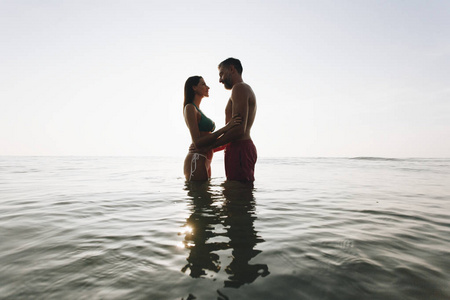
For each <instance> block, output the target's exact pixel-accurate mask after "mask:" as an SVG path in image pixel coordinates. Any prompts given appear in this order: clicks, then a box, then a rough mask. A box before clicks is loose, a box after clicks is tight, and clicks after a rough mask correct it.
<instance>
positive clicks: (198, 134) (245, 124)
mask: <svg viewBox="0 0 450 300" xmlns="http://www.w3.org/2000/svg"><path fill="white" fill-rule="evenodd" d="M242 70H243V69H242V65H241V62H240V61H239V60H238V59H235V58H228V59H226V60H224V61H223V62H221V63H220V64H219V81H220V82H221V83H222V84H223V85H224V86H225V88H226V89H227V90H231V97H230V99H229V100H228V104H227V106H226V108H225V123H226V125H225V126H224V127H222V128H220V129H218V130H216V131H214V130H215V123H214V122H213V121H212V120H211V119H209V118H208V117H206V116H205V114H203V112H202V111H201V110H200V104H201V102H202V99H203V98H204V97H208V96H209V87H208V86H207V85H206V83H205V80H204V79H203V78H202V77H200V76H192V77H189V78H188V79H187V80H186V83H185V86H184V111H183V112H184V119H185V121H186V125H187V126H188V128H189V132H190V134H191V138H192V145H191V147H190V148H189V153H188V155H187V156H186V159H185V161H184V175H185V176H186V180H188V181H205V180H208V179H209V178H210V177H211V160H212V157H213V153H214V152H215V151H218V150H222V149H225V173H226V177H227V180H233V181H241V182H253V181H254V180H255V177H254V171H255V163H256V159H257V153H256V148H255V145H254V144H253V141H252V139H251V137H250V130H251V128H252V125H253V121H254V120H255V115H256V97H255V94H254V93H253V90H252V88H251V87H250V86H249V85H248V84H246V83H245V82H244V81H243V80H242Z"/></svg>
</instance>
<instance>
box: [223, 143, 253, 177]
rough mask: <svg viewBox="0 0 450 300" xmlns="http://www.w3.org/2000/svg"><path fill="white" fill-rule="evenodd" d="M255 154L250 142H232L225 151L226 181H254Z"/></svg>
mask: <svg viewBox="0 0 450 300" xmlns="http://www.w3.org/2000/svg"><path fill="white" fill-rule="evenodd" d="M256 159H257V154H256V147H255V145H254V144H253V141H252V140H240V141H234V142H231V143H229V144H228V145H227V148H226V149H225V174H226V175H227V180H238V181H255V175H254V174H255V164H256Z"/></svg>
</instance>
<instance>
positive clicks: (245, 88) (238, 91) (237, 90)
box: [231, 82, 253, 95]
mask: <svg viewBox="0 0 450 300" xmlns="http://www.w3.org/2000/svg"><path fill="white" fill-rule="evenodd" d="M252 92H253V90H252V88H251V87H250V86H249V85H248V84H247V83H245V82H239V83H236V84H235V85H234V86H233V90H232V91H231V94H232V95H233V94H234V95H242V94H249V93H252Z"/></svg>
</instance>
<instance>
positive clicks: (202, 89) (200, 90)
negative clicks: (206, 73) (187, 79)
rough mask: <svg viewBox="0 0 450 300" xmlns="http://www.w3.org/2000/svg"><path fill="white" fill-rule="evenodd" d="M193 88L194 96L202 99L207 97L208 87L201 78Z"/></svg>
mask: <svg viewBox="0 0 450 300" xmlns="http://www.w3.org/2000/svg"><path fill="white" fill-rule="evenodd" d="M193 88H194V92H195V93H196V94H198V95H200V96H203V97H209V86H207V85H206V82H205V80H204V79H203V78H200V81H199V83H198V84H197V85H196V86H194V87H193Z"/></svg>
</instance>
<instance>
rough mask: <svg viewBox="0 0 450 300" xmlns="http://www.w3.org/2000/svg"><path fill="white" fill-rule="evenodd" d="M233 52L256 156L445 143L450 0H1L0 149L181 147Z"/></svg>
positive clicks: (358, 152)
mask: <svg viewBox="0 0 450 300" xmlns="http://www.w3.org/2000/svg"><path fill="white" fill-rule="evenodd" d="M228 57H236V58H239V59H240V60H241V62H242V64H243V67H244V73H243V78H244V80H245V81H246V82H247V83H249V84H250V85H251V86H252V87H253V89H254V91H255V93H256V96H257V101H258V113H257V118H256V121H255V124H254V128H253V131H252V136H253V139H254V141H255V144H256V146H257V148H258V154H259V156H260V157H267V156H275V157H279V156H300V157H316V156H325V157H327V156H331V157H356V156H378V157H450V84H449V83H450V1H447V0H443V1H425V0H424V1H415V0H410V1H395V0H392V1H356V0H354V1H336V0H333V1H320V0H319V1H312V0H311V1H301V0H293V1H287V0H276V1H242V0H239V1H234V0H233V1H211V0H210V1H115V0H105V1H96V0H86V1H75V0H74V1H57V0H54V1H47V0H40V1H21V0H14V1H13V0H11V1H7V0H0V101H1V106H0V155H170V156H184V155H185V154H186V152H187V149H188V146H189V143H190V136H189V131H188V129H187V127H186V125H185V123H184V120H183V115H182V102H183V86H184V82H185V80H186V79H187V77H189V76H192V75H201V76H203V77H204V79H205V80H206V82H207V84H208V85H209V86H210V87H211V90H210V97H209V98H207V99H204V101H203V102H202V106H201V108H202V110H203V111H204V113H205V114H206V115H208V116H209V117H210V118H212V119H213V120H215V121H216V124H217V125H218V126H223V125H224V108H225V105H226V102H227V99H228V97H229V94H230V93H229V91H226V90H225V89H224V88H223V86H222V85H221V84H220V83H219V82H218V79H219V77H218V72H217V65H218V63H219V62H220V61H222V60H223V59H225V58H228Z"/></svg>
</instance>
